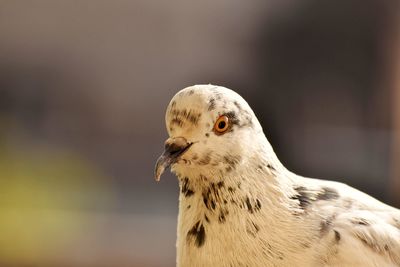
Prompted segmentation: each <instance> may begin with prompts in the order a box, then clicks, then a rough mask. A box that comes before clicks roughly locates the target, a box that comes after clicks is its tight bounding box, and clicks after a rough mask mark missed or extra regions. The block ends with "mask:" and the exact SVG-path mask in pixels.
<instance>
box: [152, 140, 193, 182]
mask: <svg viewBox="0 0 400 267" xmlns="http://www.w3.org/2000/svg"><path fill="white" fill-rule="evenodd" d="M192 144H193V143H189V142H188V141H187V140H186V139H185V138H183V137H175V138H168V139H167V141H165V150H164V152H163V153H162V155H161V156H160V157H159V158H158V160H157V163H156V166H155V169H154V178H155V179H156V181H160V177H161V174H163V172H164V170H165V169H166V168H168V167H169V166H171V165H172V164H174V163H175V162H177V161H178V159H179V156H181V155H182V154H183V153H184V152H186V150H188V149H189V147H190V146H191V145H192Z"/></svg>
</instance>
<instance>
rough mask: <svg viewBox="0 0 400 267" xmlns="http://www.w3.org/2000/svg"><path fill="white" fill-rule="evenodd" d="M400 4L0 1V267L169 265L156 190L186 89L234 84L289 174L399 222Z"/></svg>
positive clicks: (166, 211) (171, 248) (171, 195)
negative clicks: (175, 108) (179, 96)
mask: <svg viewBox="0 0 400 267" xmlns="http://www.w3.org/2000/svg"><path fill="white" fill-rule="evenodd" d="M399 15H400V3H399V2H398V1H397V0H362V1H361V0H343V1H342V0H340V1H321V0H284V1H282V0H265V1H237V0H233V1H232V0H230V1H228V0H220V1H211V0H205V1H197V2H196V1H182V0H172V1H160V0H150V1H145V0H130V1H128V0H114V1H106V0H96V1H95V0H86V1H70V0H57V1H53V0H37V1H27V0H26V1H22V0H21V1H20V0H9V1H6V0H0V266H4V267H8V266H10V267H13V266H16V267H17V266H26V267H31V266H32V267H34V266H38V267H39V266H40V267H46V266H55V267H63V266H74V267H91V266H96V267H97V266H100V267H101V266H121V267H123V266H143V267H146V266H154V267H158V266H160V267H161V266H174V265H175V238H176V219H177V213H178V209H177V207H178V185H177V180H176V178H175V177H173V176H172V175H171V174H169V173H168V174H166V175H164V176H163V177H162V180H161V182H160V183H158V184H157V183H156V182H155V181H154V179H153V166H154V162H155V160H156V159H157V157H158V156H159V154H160V153H161V152H162V149H163V142H164V140H165V139H166V138H167V134H166V130H165V125H164V112H165V109H166V106H167V104H168V103H169V100H170V99H171V97H172V96H173V95H174V94H175V93H176V92H177V91H178V90H179V89H181V88H184V87H186V86H189V85H193V84H198V83H213V84H218V85H224V86H226V87H229V88H232V89H234V90H236V91H237V92H239V93H240V94H241V95H242V96H243V97H244V98H245V99H246V100H247V101H248V102H249V104H250V105H251V106H252V107H253V109H254V111H255V113H256V114H257V115H258V117H259V120H260V122H261V124H262V125H263V128H264V131H265V133H266V135H267V137H268V139H269V140H270V142H271V143H272V144H273V147H274V148H275V150H276V152H277V154H278V157H279V158H280V159H281V161H282V162H283V163H284V164H285V165H286V166H287V167H288V168H289V169H290V170H292V171H294V172H297V173H299V174H302V175H304V176H310V177H324V178H326V179H335V180H338V181H341V182H345V183H347V184H349V185H351V186H355V187H357V188H359V189H361V190H363V191H365V192H367V193H369V194H371V195H373V196H375V197H377V198H378V199H380V200H382V201H385V202H387V203H389V204H391V205H394V206H396V207H400V16H399Z"/></svg>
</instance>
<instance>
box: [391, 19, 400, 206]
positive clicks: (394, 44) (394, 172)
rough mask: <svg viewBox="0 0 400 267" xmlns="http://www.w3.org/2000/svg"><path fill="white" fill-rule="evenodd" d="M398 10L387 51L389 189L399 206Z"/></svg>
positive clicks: (399, 22)
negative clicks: (389, 89) (389, 110)
mask: <svg viewBox="0 0 400 267" xmlns="http://www.w3.org/2000/svg"><path fill="white" fill-rule="evenodd" d="M399 13H400V12H396V14H395V19H394V22H395V23H394V24H393V25H392V27H394V30H393V31H392V32H393V33H394V34H395V36H393V39H392V38H391V40H392V41H391V45H390V48H391V49H390V50H391V51H389V53H390V54H391V55H390V58H391V59H390V63H391V68H390V70H391V77H390V79H391V84H390V85H391V92H392V112H393V113H392V118H393V124H392V125H393V135H392V146H391V150H392V151H391V172H390V173H391V177H390V183H389V186H390V188H389V191H390V197H391V199H392V202H393V204H394V205H396V206H397V207H400V14H399Z"/></svg>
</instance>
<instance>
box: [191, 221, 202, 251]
mask: <svg viewBox="0 0 400 267" xmlns="http://www.w3.org/2000/svg"><path fill="white" fill-rule="evenodd" d="M193 239H194V244H195V245H196V246H197V247H201V246H202V245H204V242H205V239H206V232H205V229H204V226H203V224H201V223H200V221H198V222H197V223H196V224H195V225H194V226H193V227H192V228H191V229H190V230H189V232H188V233H187V241H191V240H193Z"/></svg>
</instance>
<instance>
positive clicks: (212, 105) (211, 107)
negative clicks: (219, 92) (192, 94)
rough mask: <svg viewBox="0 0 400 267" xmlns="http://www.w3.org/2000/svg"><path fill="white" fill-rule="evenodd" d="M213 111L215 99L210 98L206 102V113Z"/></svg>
mask: <svg viewBox="0 0 400 267" xmlns="http://www.w3.org/2000/svg"><path fill="white" fill-rule="evenodd" d="M214 109H215V99H214V98H211V99H210V101H209V102H208V111H212V110H214Z"/></svg>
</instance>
